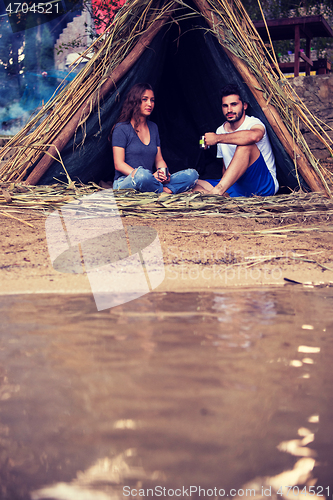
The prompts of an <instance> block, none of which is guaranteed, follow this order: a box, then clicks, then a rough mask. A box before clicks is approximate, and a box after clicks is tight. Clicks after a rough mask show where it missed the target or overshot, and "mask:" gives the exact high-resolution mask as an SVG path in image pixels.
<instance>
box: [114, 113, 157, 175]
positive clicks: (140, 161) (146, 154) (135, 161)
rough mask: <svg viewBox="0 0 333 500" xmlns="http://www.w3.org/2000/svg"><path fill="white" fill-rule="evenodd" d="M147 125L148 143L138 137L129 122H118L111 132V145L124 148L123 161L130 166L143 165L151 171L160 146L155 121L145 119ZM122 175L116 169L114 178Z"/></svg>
mask: <svg viewBox="0 0 333 500" xmlns="http://www.w3.org/2000/svg"><path fill="white" fill-rule="evenodd" d="M147 125H148V128H149V133H150V142H149V144H148V145H146V144H144V143H143V142H142V141H141V140H140V139H139V137H138V135H137V134H136V132H135V131H134V128H133V127H132V125H131V123H128V122H119V123H117V125H116V126H115V128H114V131H113V133H112V146H117V147H119V148H124V150H125V162H126V163H127V164H128V165H129V166H130V167H132V168H138V167H143V168H146V169H147V170H149V171H150V172H153V166H154V163H155V157H156V154H157V148H158V147H160V136H159V133H158V128H157V125H156V123H154V122H151V121H150V120H147ZM123 175H124V174H123V173H122V172H119V170H116V171H115V176H114V180H116V179H118V178H119V177H121V176H123Z"/></svg>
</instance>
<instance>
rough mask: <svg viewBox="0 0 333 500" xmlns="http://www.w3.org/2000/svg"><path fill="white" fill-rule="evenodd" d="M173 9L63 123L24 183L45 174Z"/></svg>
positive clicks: (33, 182)
mask: <svg viewBox="0 0 333 500" xmlns="http://www.w3.org/2000/svg"><path fill="white" fill-rule="evenodd" d="M173 10H174V4H173V6H172V7H171V8H170V9H169V11H168V12H166V14H165V15H164V16H163V17H161V19H159V20H158V21H156V22H155V23H154V24H153V25H152V26H150V28H148V29H147V31H146V32H145V33H144V34H143V35H142V36H141V37H140V38H139V40H138V42H137V44H136V45H135V47H134V48H133V50H132V51H131V52H130V53H129V54H128V56H126V57H125V59H124V60H123V61H122V62H121V63H120V64H119V66H118V67H117V68H116V69H115V70H114V71H112V72H111V73H110V74H109V75H107V77H106V78H107V79H106V81H105V82H104V83H103V85H102V86H101V87H100V88H99V89H98V90H97V91H95V92H94V94H93V95H92V96H91V97H89V98H88V100H87V101H86V102H84V103H83V104H82V106H81V107H80V108H79V109H78V110H77V112H76V113H75V114H74V115H73V117H72V118H71V120H70V121H69V122H68V123H67V124H66V125H65V127H64V128H63V129H62V131H61V132H60V133H59V135H58V136H57V138H56V139H55V140H54V142H53V144H52V146H51V147H50V149H49V150H48V152H47V154H44V156H43V157H42V159H41V160H40V161H39V162H38V163H37V165H36V166H35V168H34V169H33V171H32V172H31V173H30V175H29V176H28V178H27V179H26V181H25V184H30V185H36V184H37V182H38V181H39V179H40V178H41V177H42V176H43V175H44V174H45V172H46V171H47V170H48V168H49V167H50V165H51V164H52V163H53V161H54V158H57V156H58V152H59V153H60V152H61V151H62V150H63V148H64V147H65V146H66V144H67V143H68V142H69V140H70V139H71V138H72V137H73V135H74V133H75V131H76V130H77V127H78V126H79V124H80V123H81V122H82V121H84V120H85V118H86V117H87V115H89V113H90V112H91V111H92V109H93V108H94V105H95V104H96V102H97V101H98V100H99V99H101V98H103V97H104V96H106V95H107V94H108V93H109V92H110V90H111V89H112V88H113V87H114V86H115V84H116V83H117V82H118V81H119V80H120V79H121V78H122V76H124V75H125V74H126V73H127V71H128V70H129V69H130V68H131V67H132V66H133V65H134V63H135V62H136V61H137V60H138V59H139V57H140V56H141V54H142V53H143V52H144V51H145V49H146V48H147V47H148V46H149V45H150V43H151V42H152V41H153V39H154V37H155V36H156V35H157V33H158V32H159V31H160V29H161V28H162V26H163V25H164V23H165V22H166V21H167V20H168V19H169V18H170V16H171V14H172V12H173ZM52 156H53V158H52Z"/></svg>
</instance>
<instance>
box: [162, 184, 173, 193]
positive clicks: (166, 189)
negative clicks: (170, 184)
mask: <svg viewBox="0 0 333 500" xmlns="http://www.w3.org/2000/svg"><path fill="white" fill-rule="evenodd" d="M163 191H164V193H169V194H172V191H171V189H169V188H167V187H166V186H163Z"/></svg>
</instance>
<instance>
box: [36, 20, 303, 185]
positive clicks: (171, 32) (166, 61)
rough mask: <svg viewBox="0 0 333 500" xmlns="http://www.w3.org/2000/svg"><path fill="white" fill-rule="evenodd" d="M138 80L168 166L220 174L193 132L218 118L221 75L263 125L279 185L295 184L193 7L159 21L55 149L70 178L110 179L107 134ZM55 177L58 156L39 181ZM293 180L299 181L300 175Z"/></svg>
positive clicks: (59, 173)
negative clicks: (81, 123) (148, 97)
mask: <svg viewBox="0 0 333 500" xmlns="http://www.w3.org/2000/svg"><path fill="white" fill-rule="evenodd" d="M138 82H149V83H150V84H151V85H152V86H153V88H154V90H155V98H156V101H155V109H154V112H153V114H152V117H151V119H152V120H153V121H155V122H156V123H157V124H158V127H159V132H160V137H161V148H162V154H163V157H164V159H165V160H166V162H167V164H168V166H169V169H170V171H171V173H173V172H176V171H178V170H182V169H185V168H189V167H191V168H195V169H196V170H197V171H198V172H199V174H200V177H201V178H203V179H204V178H218V177H219V176H220V175H221V165H220V164H219V162H218V161H217V160H216V159H215V155H216V147H215V148H210V149H208V150H206V151H204V150H200V149H199V136H200V135H202V134H204V133H205V132H212V131H215V130H216V128H217V127H218V126H219V125H221V123H222V122H223V116H222V110H221V99H220V94H219V92H220V89H221V87H223V86H224V85H226V84H227V83H237V84H238V85H239V86H240V87H241V88H242V92H243V96H244V98H245V100H247V101H248V103H249V108H248V111H247V112H248V114H250V115H254V116H257V117H258V118H260V119H261V120H262V121H263V122H264V124H265V125H266V127H267V130H268V134H269V137H270V140H271V143H272V147H273V150H274V154H275V158H276V163H277V176H278V180H279V184H280V186H281V187H288V188H291V189H294V188H296V187H297V186H298V182H297V179H296V176H295V168H294V164H293V162H292V160H291V159H290V157H289V155H288V154H287V153H286V151H285V150H284V148H283V146H282V145H281V143H280V141H279V140H278V138H277V137H276V135H275V134H274V132H273V131H272V128H271V126H270V125H269V123H268V121H267V119H266V117H265V115H264V114H263V112H262V110H261V108H260V106H259V105H258V104H257V102H256V100H255V98H254V97H253V95H252V93H251V92H250V90H249V89H248V88H247V86H246V85H245V84H244V83H243V81H242V77H241V76H240V75H239V73H238V72H237V70H236V69H235V68H234V66H233V64H232V63H231V61H230V60H229V58H228V57H227V55H226V54H225V52H224V50H223V48H222V47H221V45H220V44H219V42H218V40H217V39H216V37H214V36H213V35H212V34H211V33H210V32H208V30H207V26H206V25H205V22H204V20H203V19H202V18H201V17H199V15H198V16H195V17H192V18H191V19H185V20H183V21H180V22H177V23H171V24H167V25H165V26H164V27H163V28H162V29H161V31H160V32H159V33H158V34H157V36H156V37H155V38H154V40H153V42H152V43H151V45H150V46H149V48H147V49H146V50H145V51H144V53H143V54H142V56H141V57H140V58H139V60H138V61H137V62H136V63H135V65H134V66H133V67H132V68H131V69H130V70H129V71H128V72H127V74H126V75H125V76H124V77H123V78H122V79H121V80H120V81H119V82H118V84H117V88H116V89H114V90H113V91H112V92H111V93H110V94H109V95H108V96H107V97H106V98H104V100H103V101H101V103H100V116H99V115H98V112H97V111H95V112H94V113H92V114H91V116H90V117H89V119H88V121H87V122H86V125H85V126H86V138H85V141H84V144H83V145H80V143H81V141H82V130H81V129H80V128H79V129H78V130H77V133H76V136H75V138H74V139H72V140H71V141H70V142H69V143H68V144H67V146H66V147H65V148H64V149H63V151H62V153H61V155H62V159H63V162H64V165H65V167H66V169H67V171H68V173H69V175H70V177H71V179H72V180H80V181H82V182H83V183H87V182H89V181H92V180H93V181H95V182H99V181H100V180H101V179H102V180H112V179H113V175H114V167H113V162H112V150H111V146H110V144H109V142H108V135H109V133H110V130H111V129H112V127H113V125H114V123H115V122H116V120H117V118H118V116H119V113H120V109H121V106H122V103H123V101H124V98H125V96H126V94H127V92H128V91H129V90H130V88H131V87H132V86H133V85H134V84H135V83H138ZM30 171H31V169H29V172H28V173H30ZM55 178H56V179H59V180H63V181H66V175H65V172H64V170H63V168H62V166H61V164H60V163H59V162H53V164H52V165H51V167H50V168H49V170H48V171H47V172H46V173H45V174H44V175H43V177H42V178H41V179H40V181H39V184H50V183H54V182H55ZM301 183H302V184H303V187H305V188H306V185H305V183H304V181H303V180H302V179H301ZM288 191H289V190H288Z"/></svg>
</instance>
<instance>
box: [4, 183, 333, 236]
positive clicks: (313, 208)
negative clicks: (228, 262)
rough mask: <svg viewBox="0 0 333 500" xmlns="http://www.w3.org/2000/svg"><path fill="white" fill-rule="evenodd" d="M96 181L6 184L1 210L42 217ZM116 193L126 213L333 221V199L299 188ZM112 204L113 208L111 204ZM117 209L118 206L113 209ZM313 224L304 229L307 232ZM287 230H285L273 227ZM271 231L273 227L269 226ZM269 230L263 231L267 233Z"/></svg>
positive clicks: (85, 210)
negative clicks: (230, 194)
mask: <svg viewBox="0 0 333 500" xmlns="http://www.w3.org/2000/svg"><path fill="white" fill-rule="evenodd" d="M101 189H102V188H100V187H99V186H97V185H96V184H94V183H90V184H89V185H79V184H75V183H74V182H71V183H70V184H68V185H67V184H63V183H59V184H54V185H49V186H26V185H22V184H18V183H2V184H1V185H0V211H1V213H2V215H4V216H6V215H7V216H12V214H15V216H14V217H16V216H18V214H24V213H25V212H26V211H27V210H29V211H30V212H31V211H32V212H33V213H35V214H40V215H41V216H44V215H47V214H49V213H51V212H52V211H53V210H56V209H59V208H61V207H62V206H64V204H66V203H69V202H73V201H74V200H79V199H80V198H82V196H87V195H89V194H93V193H94V192H96V191H98V190H101ZM111 193H112V194H113V196H114V198H115V200H116V204H117V208H118V210H119V213H120V215H122V216H123V217H128V216H129V217H140V218H147V219H168V220H170V218H173V219H175V218H184V217H186V218H188V217H190V218H195V217H201V216H206V217H219V218H221V217H225V218H233V217H242V218H255V219H259V218H260V219H262V218H267V219H276V220H277V221H279V222H280V221H281V220H284V219H286V220H290V219H293V218H295V219H297V220H299V219H300V218H301V219H304V218H308V217H316V218H318V217H319V218H321V219H323V218H324V219H326V220H329V219H330V218H331V217H332V216H333V199H332V198H327V197H326V196H324V195H323V194H320V193H304V192H302V191H299V192H293V193H290V194H288V195H278V196H269V197H266V198H263V197H260V196H255V197H252V198H226V197H224V196H212V195H203V194H201V193H199V192H195V193H181V194H177V195H169V194H167V193H162V194H157V193H138V192H136V191H134V190H119V191H110V194H111ZM113 196H110V201H109V202H108V201H107V199H105V201H103V202H100V204H99V205H98V207H96V205H93V206H92V208H91V209H90V208H89V206H88V204H87V202H85V203H84V205H83V204H82V205H80V204H78V207H77V211H76V216H77V217H91V216H93V217H96V215H98V213H99V212H100V214H105V213H110V214H111V213H114V203H113ZM108 207H109V208H110V211H109V212H108V211H107V209H108ZM111 209H112V210H111ZM307 230H308V228H306V227H305V228H304V231H307ZM268 231H270V233H269V234H272V232H275V233H277V232H278V233H279V234H286V233H288V232H290V226H288V228H286V229H285V230H284V228H281V227H280V228H279V229H277V228H276V229H269V230H268ZM266 232H267V231H266ZM266 232H265V231H264V232H262V233H263V234H266Z"/></svg>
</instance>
